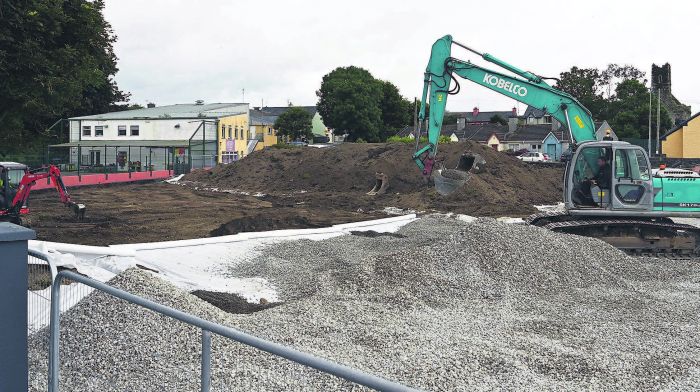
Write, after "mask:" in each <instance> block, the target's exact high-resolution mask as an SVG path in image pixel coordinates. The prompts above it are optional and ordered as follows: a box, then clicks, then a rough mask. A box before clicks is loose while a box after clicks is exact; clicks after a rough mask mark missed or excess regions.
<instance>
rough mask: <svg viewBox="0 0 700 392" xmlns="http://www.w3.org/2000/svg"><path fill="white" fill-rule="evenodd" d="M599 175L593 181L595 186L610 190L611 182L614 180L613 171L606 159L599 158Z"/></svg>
mask: <svg viewBox="0 0 700 392" xmlns="http://www.w3.org/2000/svg"><path fill="white" fill-rule="evenodd" d="M597 162H598V173H596V175H595V177H594V178H593V180H592V183H593V184H594V185H597V186H598V187H599V188H600V189H610V182H611V179H612V169H611V168H610V164H609V163H608V160H607V159H605V157H599V158H598V161H597Z"/></svg>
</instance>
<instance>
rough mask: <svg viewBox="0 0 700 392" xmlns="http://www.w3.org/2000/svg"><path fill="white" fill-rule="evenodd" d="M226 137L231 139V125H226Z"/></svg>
mask: <svg viewBox="0 0 700 392" xmlns="http://www.w3.org/2000/svg"><path fill="white" fill-rule="evenodd" d="M228 138H229V139H231V126H230V125H229V126H228Z"/></svg>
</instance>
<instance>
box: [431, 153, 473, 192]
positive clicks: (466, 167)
mask: <svg viewBox="0 0 700 392" xmlns="http://www.w3.org/2000/svg"><path fill="white" fill-rule="evenodd" d="M485 166H486V160H484V158H482V157H481V155H479V154H472V153H465V154H462V156H461V157H460V158H459V163H458V164H457V168H456V169H441V170H436V171H435V172H433V183H434V184H435V190H436V191H437V192H438V193H439V194H441V195H443V196H447V195H449V194H451V193H452V192H454V191H456V190H458V189H459V188H461V187H462V186H464V184H466V183H467V181H468V180H469V178H470V173H480V172H481V171H483V170H484V167H485Z"/></svg>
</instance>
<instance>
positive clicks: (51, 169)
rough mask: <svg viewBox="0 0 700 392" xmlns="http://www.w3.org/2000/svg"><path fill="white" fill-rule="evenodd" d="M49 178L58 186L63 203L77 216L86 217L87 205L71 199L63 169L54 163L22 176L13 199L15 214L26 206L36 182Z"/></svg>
mask: <svg viewBox="0 0 700 392" xmlns="http://www.w3.org/2000/svg"><path fill="white" fill-rule="evenodd" d="M47 178H50V179H51V182H52V183H53V184H54V186H55V187H56V190H57V191H58V196H59V197H60V199H61V203H63V204H65V205H66V206H67V207H69V208H70V209H71V210H73V212H74V213H75V215H76V217H77V218H78V219H79V220H82V219H83V218H84V217H85V205H84V204H79V203H75V202H73V201H72V200H71V198H70V194H69V193H68V189H66V186H65V184H64V183H63V179H62V178H61V170H60V169H59V168H58V167H56V166H54V165H51V166H48V167H42V168H39V169H36V170H33V171H30V172H28V173H27V174H25V175H24V177H22V180H21V181H20V183H19V186H18V187H17V193H16V194H15V197H14V198H13V199H12V205H11V209H12V210H13V211H14V212H15V214H17V215H19V211H20V210H21V209H22V208H24V206H26V204H27V200H28V199H29V193H30V192H31V191H32V187H33V186H34V185H35V184H36V182H37V181H39V180H44V179H47Z"/></svg>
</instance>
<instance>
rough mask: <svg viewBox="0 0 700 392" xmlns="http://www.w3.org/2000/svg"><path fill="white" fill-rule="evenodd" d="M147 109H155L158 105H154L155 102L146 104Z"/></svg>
mask: <svg viewBox="0 0 700 392" xmlns="http://www.w3.org/2000/svg"><path fill="white" fill-rule="evenodd" d="M146 107H147V108H149V109H150V108H154V107H156V104H155V103H153V102H149V103H147V104H146Z"/></svg>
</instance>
